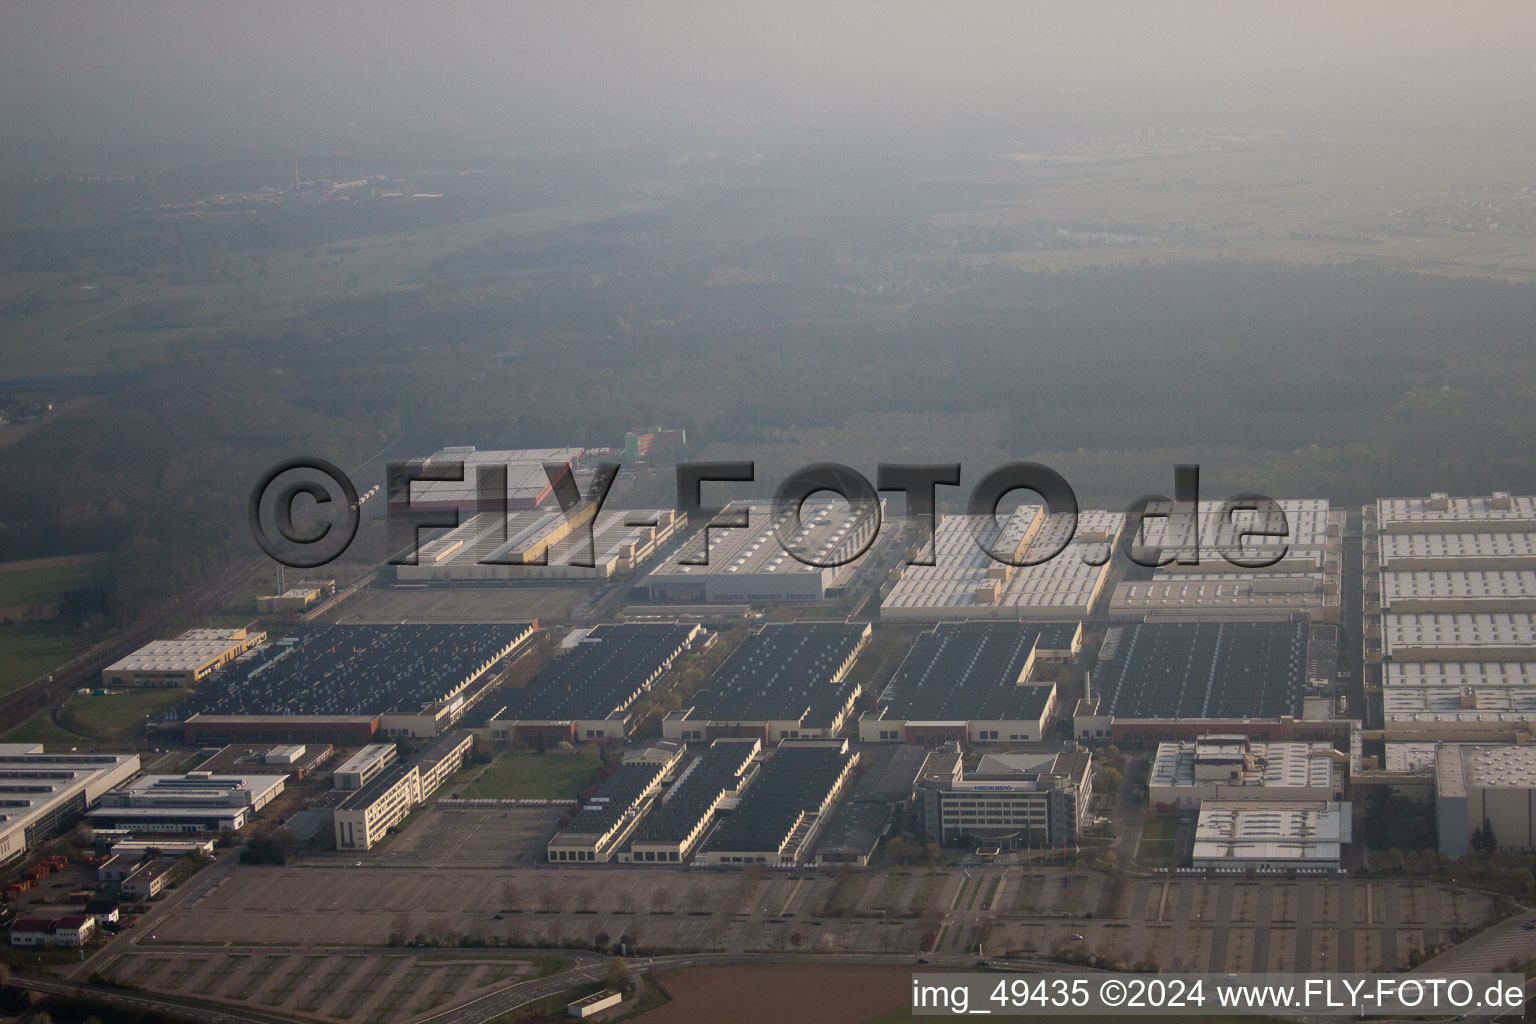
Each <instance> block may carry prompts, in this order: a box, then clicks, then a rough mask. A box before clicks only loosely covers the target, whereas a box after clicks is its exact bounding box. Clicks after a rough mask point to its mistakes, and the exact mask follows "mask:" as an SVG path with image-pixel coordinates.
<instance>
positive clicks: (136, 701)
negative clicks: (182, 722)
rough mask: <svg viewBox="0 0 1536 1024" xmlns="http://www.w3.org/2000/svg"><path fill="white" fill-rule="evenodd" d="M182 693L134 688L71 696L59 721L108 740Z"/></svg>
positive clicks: (132, 728) (136, 726)
mask: <svg viewBox="0 0 1536 1024" xmlns="http://www.w3.org/2000/svg"><path fill="white" fill-rule="evenodd" d="M185 696H186V691H185V690H183V689H169V690H162V689H154V690H134V691H131V692H128V693H113V694H109V695H107V696H105V697H96V696H91V697H78V696H77V697H71V698H70V699H69V702H68V703H66V704H65V705H64V707H63V709H62V710H61V711H60V712H59V722H60V723H61V724H62V725H64V726H65V727H66V728H69V729H71V730H73V731H75V732H77V733H79V734H81V735H82V736H89V737H91V738H93V739H99V740H111V739H116V738H117V737H119V736H121V735H123V734H124V733H130V732H134V731H136V730H138V729H139V728H140V727H141V726H142V725H143V724H144V719H145V717H146V716H148V715H150V714H153V713H154V712H157V711H162V710H164V709H165V708H168V707H170V706H171V705H172V704H174V703H176V702H177V701H178V700H181V699H182V698H183V697H185Z"/></svg>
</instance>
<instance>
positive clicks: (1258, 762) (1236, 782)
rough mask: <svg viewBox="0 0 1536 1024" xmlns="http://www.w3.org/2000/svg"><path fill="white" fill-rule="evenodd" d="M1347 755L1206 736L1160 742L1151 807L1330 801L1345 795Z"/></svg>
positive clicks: (1315, 746) (1317, 747) (1150, 784)
mask: <svg viewBox="0 0 1536 1024" xmlns="http://www.w3.org/2000/svg"><path fill="white" fill-rule="evenodd" d="M1346 761H1347V755H1345V754H1342V753H1340V752H1338V751H1335V750H1334V749H1333V748H1332V747H1331V746H1330V745H1329V744H1327V743H1309V742H1291V741H1287V742H1273V743H1264V742H1260V741H1257V740H1251V739H1249V738H1248V737H1246V736H1202V737H1200V738H1199V739H1196V740H1178V741H1171V742H1166V743H1160V744H1158V747H1157V756H1156V757H1155V758H1153V761H1152V772H1151V775H1150V776H1149V777H1148V780H1147V798H1148V801H1149V802H1150V803H1151V804H1152V806H1153V807H1175V808H1178V809H1180V810H1192V809H1194V808H1196V807H1199V806H1200V805H1201V803H1202V802H1203V801H1206V800H1290V801H1297V800H1301V801H1330V800H1334V801H1336V800H1339V799H1341V798H1342V797H1343V791H1344V779H1343V776H1344V772H1343V769H1342V767H1341V764H1342V763H1345V762H1346Z"/></svg>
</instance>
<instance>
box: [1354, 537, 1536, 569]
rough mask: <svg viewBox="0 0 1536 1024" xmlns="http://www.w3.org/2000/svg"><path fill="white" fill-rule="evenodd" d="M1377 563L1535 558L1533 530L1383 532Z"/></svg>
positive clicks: (1535, 539)
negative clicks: (1499, 531) (1510, 531)
mask: <svg viewBox="0 0 1536 1024" xmlns="http://www.w3.org/2000/svg"><path fill="white" fill-rule="evenodd" d="M1380 540H1381V564H1382V565H1383V566H1387V565H1391V564H1392V563H1393V562H1408V563H1412V562H1414V561H1422V560H1426V559H1453V558H1465V559H1529V558H1536V532H1519V533H1465V532H1463V533H1384V534H1382V535H1381V538H1380Z"/></svg>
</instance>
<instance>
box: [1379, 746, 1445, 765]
mask: <svg viewBox="0 0 1536 1024" xmlns="http://www.w3.org/2000/svg"><path fill="white" fill-rule="evenodd" d="M1439 748H1440V744H1438V743H1422V742H1418V741H1405V742H1392V743H1388V744H1386V756H1385V758H1384V759H1383V764H1382V767H1383V768H1385V769H1386V770H1387V771H1389V772H1432V771H1434V768H1435V757H1436V753H1437V751H1438V750H1439Z"/></svg>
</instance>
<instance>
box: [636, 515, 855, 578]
mask: <svg viewBox="0 0 1536 1024" xmlns="http://www.w3.org/2000/svg"><path fill="white" fill-rule="evenodd" d="M882 505H883V502H882ZM743 512H745V513H746V514H747V517H748V518H747V522H748V525H747V526H745V527H721V526H716V527H711V528H710V529H709V530H708V537H709V564H708V565H683V564H681V563H682V562H683V561H684V560H685V559H688V560H695V559H698V557H699V555H700V554H701V553H702V551H703V547H704V537H705V535H706V533H705V531H702V530H701V531H699V532H698V533H697V534H695V535H694V536H693V537H692V538H690V539H689V541H688V543H687V544H685V545H683V547H682V548H681V549H680V550H679V551H678V552H677V553H676V554H674V555H673V556H672V557H670V558H669V559H668V560H667V561H666V562H665V563H664V564H662V565H660V566H658V567H657V568H656V569H654V570H652V572H651V575H652V576H653V577H689V576H705V575H709V574H745V575H750V574H753V573H767V574H775V575H787V574H790V573H809V572H818V573H819V572H823V571H825V570H824V569H822V568H819V567H817V566H814V565H806V564H805V563H804V562H802V561H800V560H799V559H797V558H795V557H794V555H793V554H791V552H794V553H795V554H798V555H800V557H801V558H805V559H809V560H812V561H816V562H822V563H829V562H834V561H840V560H841V559H842V558H844V557H846V555H847V554H848V553H850V552H851V550H852V549H854V548H855V547H856V546H857V536H858V528H859V527H860V526H861V525H862V523H863V521H864V520H865V518H866V517H868V516H872V515H874V514H875V510H874V509H873V508H872V507H865V508H857V507H854V506H851V505H849V504H848V503H847V502H846V501H843V500H841V499H832V500H828V501H820V500H816V499H814V498H813V499H812V500H810V501H807V502H806V503H805V504H804V505H803V506H802V507H801V509H800V522H799V525H798V526H796V525H795V524H794V516H795V510H794V508H793V507H791V506H789V505H782V506H776V505H775V504H774V503H773V502H764V501H749V500H741V501H733V502H731V503H730V504H729V505H727V506H726V507H725V508H724V509H723V510H722V511H721V514H720V516H719V518H722V519H726V518H730V517H732V516H736V515H740V514H741V513H743ZM776 524H777V525H776ZM781 533H782V535H783V536H782V539H781V537H780V534H781ZM862 557H863V555H860V558H862Z"/></svg>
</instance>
